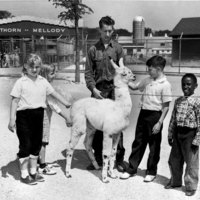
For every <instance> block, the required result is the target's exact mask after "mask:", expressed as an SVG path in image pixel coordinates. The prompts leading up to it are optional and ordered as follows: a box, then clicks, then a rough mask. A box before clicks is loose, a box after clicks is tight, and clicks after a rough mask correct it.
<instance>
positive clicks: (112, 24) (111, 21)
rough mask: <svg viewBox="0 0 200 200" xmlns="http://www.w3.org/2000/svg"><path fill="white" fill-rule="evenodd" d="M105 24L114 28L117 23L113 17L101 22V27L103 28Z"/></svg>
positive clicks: (103, 18)
mask: <svg viewBox="0 0 200 200" xmlns="http://www.w3.org/2000/svg"><path fill="white" fill-rule="evenodd" d="M103 24H105V25H108V26H114V25H115V21H114V20H113V19H112V18H111V17H109V16H105V17H102V18H101V19H100V20H99V27H100V28H102V27H103Z"/></svg>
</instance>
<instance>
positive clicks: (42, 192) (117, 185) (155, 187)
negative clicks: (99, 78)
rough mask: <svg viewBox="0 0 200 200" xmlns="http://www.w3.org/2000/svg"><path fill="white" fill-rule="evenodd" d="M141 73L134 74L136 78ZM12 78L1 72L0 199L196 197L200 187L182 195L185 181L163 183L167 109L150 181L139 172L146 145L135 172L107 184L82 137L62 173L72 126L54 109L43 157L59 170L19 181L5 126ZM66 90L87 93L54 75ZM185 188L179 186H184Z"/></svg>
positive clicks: (130, 133)
mask: <svg viewBox="0 0 200 200" xmlns="http://www.w3.org/2000/svg"><path fill="white" fill-rule="evenodd" d="M141 77H142V76H138V79H140V78H141ZM169 80H170V82H171V83H172V84H173V85H174V86H176V87H173V94H181V93H180V91H181V90H180V77H174V76H173V77H169ZM14 81H15V79H13V78H6V77H1V78H0V85H1V87H0V121H1V134H0V147H1V148H0V168H1V177H0V199H1V200H54V199H58V200H65V199H67V200H90V199H91V200H129V199H130V200H133V199H134V200H146V199H148V200H160V199H164V200H168V199H171V200H172V199H173V200H186V199H195V200H196V199H200V192H198V193H197V194H196V195H195V196H193V197H190V198H188V197H186V196H185V193H184V192H183V191H184V186H183V187H182V189H176V190H165V189H164V185H165V184H166V183H167V182H168V179H169V177H170V174H169V169H168V164H167V161H168V156H169V151H170V148H169V146H168V144H167V125H168V122H169V116H170V114H171V111H170V113H169V114H168V116H167V119H166V121H165V125H164V131H163V140H162V150H161V159H160V163H159V166H158V176H157V178H156V180H155V181H154V182H152V183H144V182H143V178H144V175H145V171H144V170H145V168H146V157H147V154H148V149H147V151H146V153H145V156H144V159H143V160H142V162H141V164H140V166H139V170H138V175H137V176H136V177H133V178H130V179H128V180H120V179H116V180H112V179H111V180H110V183H109V184H103V183H102V182H101V181H100V178H101V171H87V170H86V167H87V165H88V164H89V160H88V157H87V155H86V153H85V150H84V147H83V143H82V141H83V137H82V139H81V141H80V142H79V144H78V146H77V150H76V151H75V154H74V158H73V165H72V168H73V169H72V178H71V179H67V178H66V177H65V176H64V167H65V155H64V152H65V148H66V145H67V143H68V141H69V135H70V129H69V128H67V127H66V126H65V123H64V121H63V119H62V118H61V117H59V116H58V115H56V114H54V115H53V118H52V126H51V138H50V145H49V147H48V149H47V161H49V162H54V161H56V162H57V163H58V164H59V166H60V167H58V168H55V170H56V171H57V175H54V176H45V182H44V183H40V184H38V185H36V186H28V185H25V184H21V183H20V181H19V169H18V163H17V160H16V153H17V151H18V141H17V137H16V135H15V134H13V133H11V132H9V131H8V129H7V124H8V116H9V104H10V97H9V92H10V89H11V87H12V85H13V83H14ZM55 85H59V86H60V87H62V88H64V90H68V91H70V93H71V94H72V97H73V98H74V99H75V100H76V99H78V98H82V97H84V96H89V92H88V90H87V89H86V88H85V85H84V84H66V83H65V82H64V81H56V82H55ZM134 94H135V95H132V100H133V111H132V114H131V124H130V127H129V128H128V129H127V130H126V131H125V133H124V146H125V148H126V154H125V160H126V161H127V160H128V156H129V154H130V151H131V144H132V141H133V139H134V130H135V124H136V120H137V116H138V113H139V107H138V102H139V97H140V96H139V95H137V94H138V93H135V92H134ZM182 190H183V191H182Z"/></svg>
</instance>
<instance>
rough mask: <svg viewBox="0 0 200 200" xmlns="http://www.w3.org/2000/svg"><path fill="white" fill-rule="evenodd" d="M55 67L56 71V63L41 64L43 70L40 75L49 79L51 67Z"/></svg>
mask: <svg viewBox="0 0 200 200" xmlns="http://www.w3.org/2000/svg"><path fill="white" fill-rule="evenodd" d="M52 68H53V70H54V73H55V72H56V69H57V67H56V65H55V64H53V63H52V64H50V65H48V64H42V66H41V70H40V73H39V74H40V76H43V77H44V78H46V79H47V80H48V74H49V73H50V71H51V69H52Z"/></svg>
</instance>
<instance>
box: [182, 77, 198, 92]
mask: <svg viewBox="0 0 200 200" xmlns="http://www.w3.org/2000/svg"><path fill="white" fill-rule="evenodd" d="M181 85H182V90H183V93H184V96H191V95H192V94H194V90H195V89H196V88H197V86H198V84H197V78H196V76H195V75H194V74H192V73H187V74H185V75H184V76H183V77H182V80H181Z"/></svg>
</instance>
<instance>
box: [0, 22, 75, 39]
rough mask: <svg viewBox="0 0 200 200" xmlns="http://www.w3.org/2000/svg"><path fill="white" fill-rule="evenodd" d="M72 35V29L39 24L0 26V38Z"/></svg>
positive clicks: (19, 23) (24, 23)
mask: <svg viewBox="0 0 200 200" xmlns="http://www.w3.org/2000/svg"><path fill="white" fill-rule="evenodd" d="M73 33H74V29H73V28H69V27H64V26H59V25H51V24H43V23H40V22H29V21H21V22H13V23H8V24H1V25H0V36H30V35H37V36H60V35H63V36H64V35H69V34H73Z"/></svg>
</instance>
